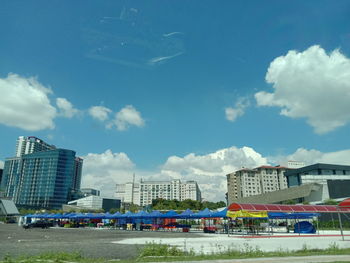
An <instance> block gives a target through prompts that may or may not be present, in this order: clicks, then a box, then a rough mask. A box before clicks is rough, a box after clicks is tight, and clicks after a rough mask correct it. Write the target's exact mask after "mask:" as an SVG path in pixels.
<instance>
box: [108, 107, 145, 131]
mask: <svg viewBox="0 0 350 263" xmlns="http://www.w3.org/2000/svg"><path fill="white" fill-rule="evenodd" d="M113 125H115V126H116V127H117V129H118V130H119V131H125V130H127V129H128V128H129V127H130V126H137V127H142V126H144V125H145V121H144V120H143V119H142V117H141V113H140V112H138V111H137V110H136V109H135V108H134V107H133V106H132V105H127V106H125V107H124V108H123V109H121V110H120V111H119V112H117V113H116V115H115V120H114V121H113V123H112V126H113Z"/></svg>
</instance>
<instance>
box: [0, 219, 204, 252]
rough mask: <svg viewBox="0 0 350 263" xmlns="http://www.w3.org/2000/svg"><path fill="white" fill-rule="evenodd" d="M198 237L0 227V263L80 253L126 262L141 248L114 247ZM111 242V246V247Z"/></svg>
mask: <svg viewBox="0 0 350 263" xmlns="http://www.w3.org/2000/svg"><path fill="white" fill-rule="evenodd" d="M189 236H191V238H194V237H196V236H198V237H200V235H199V234H195V233H169V232H147V231H123V230H112V229H111V230H107V229H84V228H82V229H79V228H77V229H66V228H49V229H41V228H35V229H28V230H25V229H23V228H22V227H19V226H18V225H15V224H0V259H3V258H4V256H5V255H7V254H9V255H11V256H14V257H16V256H20V255H37V254H41V253H44V252H80V253H81V254H82V255H83V256H84V257H90V258H106V259H128V258H135V257H137V256H138V254H139V252H140V249H141V248H142V246H143V245H136V244H116V243H115V241H121V240H123V239H129V238H138V237H143V238H150V239H151V240H152V239H153V238H154V239H155V240H159V238H181V239H184V238H186V237H189ZM112 242H113V243H112Z"/></svg>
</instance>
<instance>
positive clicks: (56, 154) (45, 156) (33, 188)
mask: <svg viewBox="0 0 350 263" xmlns="http://www.w3.org/2000/svg"><path fill="white" fill-rule="evenodd" d="M77 165H79V169H78V168H77ZM81 167H82V159H79V164H77V158H76V157H75V152H74V151H72V150H66V149H53V150H47V151H40V152H34V153H30V154H25V155H22V156H21V157H14V158H8V159H6V161H5V166H4V172H3V180H2V189H4V191H5V196H6V197H10V198H12V199H13V201H14V202H15V203H16V205H17V206H19V207H31V208H48V209H61V207H62V204H66V203H67V202H68V201H69V199H70V196H71V193H72V191H75V190H78V189H77V187H78V188H80V180H81Z"/></svg>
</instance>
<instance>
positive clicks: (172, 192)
mask: <svg viewBox="0 0 350 263" xmlns="http://www.w3.org/2000/svg"><path fill="white" fill-rule="evenodd" d="M115 196H116V197H117V198H120V199H121V200H122V202H123V203H131V201H132V202H133V203H134V204H137V205H140V206H146V205H149V204H152V200H154V199H158V198H162V199H166V200H175V199H176V200H179V201H183V200H186V199H191V200H196V201H201V191H200V189H199V187H198V184H197V182H195V181H186V182H181V181H180V180H172V181H142V180H141V182H140V183H139V184H133V183H126V184H118V185H117V191H116V194H115Z"/></svg>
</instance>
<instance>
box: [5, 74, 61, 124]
mask: <svg viewBox="0 0 350 263" xmlns="http://www.w3.org/2000/svg"><path fill="white" fill-rule="evenodd" d="M51 93H52V92H51V90H50V89H48V88H46V87H44V86H43V85H42V84H41V83H39V82H38V81H37V79H36V78H34V77H30V78H24V77H21V76H19V75H16V74H12V73H10V74H8V76H7V78H3V79H2V78H0V94H1V96H0V123H2V124H4V125H7V126H11V127H17V128H21V129H23V130H27V131H39V130H44V129H53V128H54V127H55V124H54V122H53V120H54V118H55V117H56V109H55V107H53V106H52V105H51V103H50V99H49V98H48V95H49V94H51Z"/></svg>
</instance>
